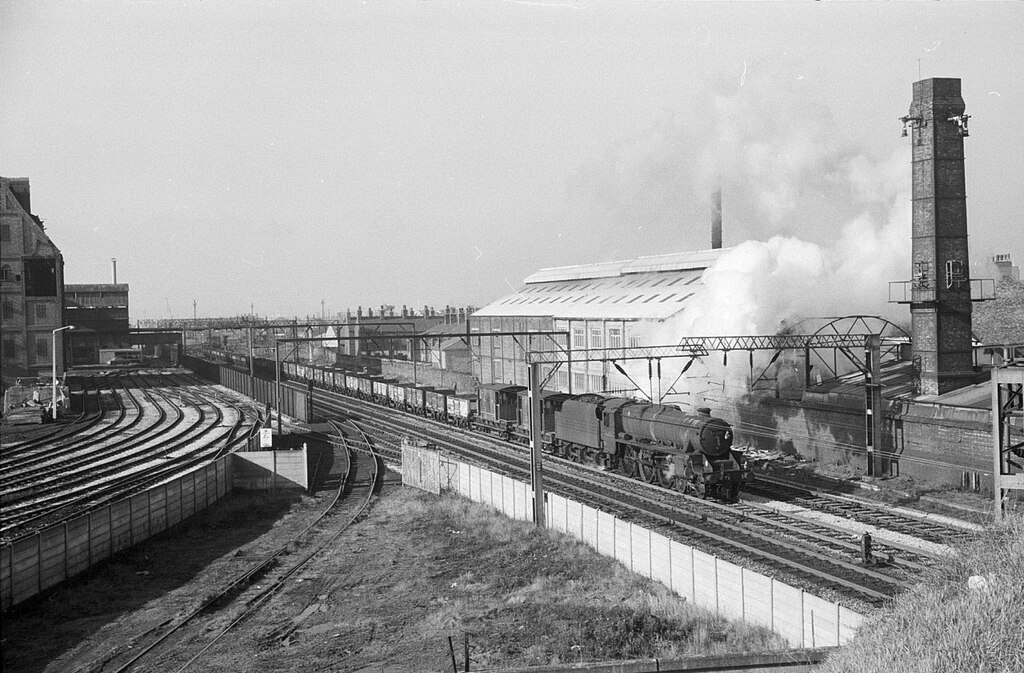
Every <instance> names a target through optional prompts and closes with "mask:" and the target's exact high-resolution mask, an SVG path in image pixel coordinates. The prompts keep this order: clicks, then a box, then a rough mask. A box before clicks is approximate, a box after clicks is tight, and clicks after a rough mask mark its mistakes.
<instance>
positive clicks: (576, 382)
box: [572, 372, 587, 393]
mask: <svg viewBox="0 0 1024 673" xmlns="http://www.w3.org/2000/svg"><path fill="white" fill-rule="evenodd" d="M586 387H587V375H586V374H583V373H580V372H573V373H572V388H573V390H574V391H575V392H577V393H582V392H584V388H586Z"/></svg>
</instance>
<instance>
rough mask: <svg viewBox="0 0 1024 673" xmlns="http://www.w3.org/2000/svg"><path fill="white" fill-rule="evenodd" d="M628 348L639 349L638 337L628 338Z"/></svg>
mask: <svg viewBox="0 0 1024 673" xmlns="http://www.w3.org/2000/svg"><path fill="white" fill-rule="evenodd" d="M629 347H630V348H640V337H638V336H631V337H629Z"/></svg>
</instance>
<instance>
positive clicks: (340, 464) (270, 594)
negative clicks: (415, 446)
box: [88, 422, 384, 673]
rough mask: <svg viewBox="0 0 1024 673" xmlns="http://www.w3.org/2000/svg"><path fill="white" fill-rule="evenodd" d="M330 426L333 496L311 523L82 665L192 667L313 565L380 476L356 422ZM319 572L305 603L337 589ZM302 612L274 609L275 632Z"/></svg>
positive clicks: (308, 585)
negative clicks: (202, 595) (176, 614)
mask: <svg viewBox="0 0 1024 673" xmlns="http://www.w3.org/2000/svg"><path fill="white" fill-rule="evenodd" d="M335 428H336V431H337V435H335V436H331V437H322V438H321V439H326V440H327V441H329V442H330V443H331V445H332V446H333V447H334V461H333V463H332V465H333V467H332V470H331V473H330V474H329V475H327V477H326V479H325V480H324V484H325V485H327V484H330V485H332V486H333V490H334V493H333V497H332V498H331V499H330V500H329V503H328V505H327V506H326V507H325V508H324V509H323V511H322V512H321V513H320V514H319V515H318V516H317V517H316V518H315V519H314V520H313V521H312V522H311V523H309V524H308V525H306V526H305V527H304V528H302V529H300V530H297V531H295V532H293V533H292V534H290V535H289V536H288V539H287V540H286V541H285V542H284V543H283V544H281V545H280V546H278V547H277V548H276V549H274V550H273V551H271V552H270V553H268V554H266V555H265V556H264V557H263V558H261V559H260V560H259V561H257V562H256V563H253V564H250V565H247V566H246V567H244V568H243V569H241V570H239V571H238V572H237V573H235V574H234V575H232V576H231V577H230V578H229V579H227V580H226V581H225V582H224V583H223V584H222V588H221V589H220V590H219V591H218V592H216V593H215V594H213V595H211V596H209V597H208V598H206V599H205V600H204V601H202V602H201V603H200V604H199V605H198V606H196V607H194V608H193V609H191V610H190V611H189V612H188V613H187V614H185V615H184V616H182V617H180V618H179V619H177V620H174V621H170V620H168V621H166V622H164V623H162V624H160V625H159V626H157V627H155V628H153V629H151V630H149V631H148V632H146V633H145V634H143V636H141V637H140V639H139V642H135V643H132V644H126V646H124V647H122V648H120V649H119V650H118V651H116V652H112V653H110V654H109V655H108V656H106V657H105V658H104V659H103V660H101V661H96V662H92V663H91V665H90V666H89V667H88V669H89V670H103V671H114V672H115V673H122V672H127V671H143V670H153V671H185V670H189V669H193V670H197V669H199V667H200V666H201V662H202V661H203V659H204V658H205V657H207V656H209V655H211V654H212V653H214V652H215V651H216V648H217V646H218V644H219V643H220V642H222V640H223V639H224V638H225V637H226V636H228V635H229V634H230V633H231V631H232V630H234V629H235V628H236V627H237V626H238V625H239V624H241V623H242V622H244V621H245V620H247V619H249V618H251V617H253V616H254V615H255V614H257V613H258V612H259V611H261V610H263V609H264V608H266V607H267V606H268V605H269V604H270V602H271V601H272V599H273V598H274V596H276V595H277V594H278V593H280V592H282V591H283V590H284V589H285V587H286V586H290V585H289V580H291V579H292V578H294V577H295V576H296V575H297V574H298V573H300V572H302V571H303V570H306V569H308V568H310V567H311V566H315V564H316V561H317V559H318V557H319V556H320V555H321V552H323V551H324V550H325V549H327V548H328V547H329V546H331V545H332V544H333V543H334V542H335V541H336V540H337V539H338V537H339V536H341V535H342V534H343V533H344V532H345V531H346V530H348V528H349V527H350V526H351V525H352V524H353V523H355V522H356V521H357V520H358V519H359V517H360V516H362V515H363V514H364V513H365V511H366V510H367V508H368V507H369V504H370V502H371V498H372V496H373V494H374V493H375V491H376V490H377V489H378V488H379V485H380V483H381V479H382V477H383V470H384V468H383V464H382V462H381V460H380V457H379V456H378V455H376V454H375V452H374V449H373V446H372V442H371V441H370V439H369V438H368V437H367V436H366V435H365V434H364V433H363V432H362V430H361V429H360V428H359V426H357V425H355V424H354V423H351V422H347V423H344V424H342V423H337V424H335ZM303 550H304V551H303ZM321 575H322V577H321V578H320V579H317V580H312V581H310V580H307V581H306V582H305V583H303V585H302V587H303V588H302V591H303V592H305V593H308V602H307V606H306V607H307V608H308V605H309V604H311V603H312V602H313V601H315V600H317V597H318V596H322V595H324V594H325V593H329V592H331V591H333V590H334V589H335V586H334V582H336V580H332V579H331V575H330V574H329V573H322V574H321ZM257 582H259V584H257ZM290 590H292V591H294V589H290ZM307 614H308V609H303V610H300V611H299V612H297V613H295V614H289V615H275V616H276V617H277V619H278V622H279V623H278V626H277V627H276V630H275V632H274V637H277V638H279V639H287V638H288V637H289V635H290V634H291V633H292V632H293V631H294V630H295V629H296V628H298V627H299V626H300V625H301V623H302V620H303V619H304V618H305V615H307ZM211 624H212V625H217V626H216V628H214V627H213V626H211Z"/></svg>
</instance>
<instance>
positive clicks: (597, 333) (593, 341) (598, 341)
mask: <svg viewBox="0 0 1024 673" xmlns="http://www.w3.org/2000/svg"><path fill="white" fill-rule="evenodd" d="M590 347H591V348H604V339H603V338H602V335H601V328H600V327H591V328H590Z"/></svg>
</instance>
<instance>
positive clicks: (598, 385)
mask: <svg viewBox="0 0 1024 673" xmlns="http://www.w3.org/2000/svg"><path fill="white" fill-rule="evenodd" d="M590 390H591V391H592V392H595V393H597V392H601V391H602V390H604V381H603V377H602V376H601V375H600V374H591V375H590Z"/></svg>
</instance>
